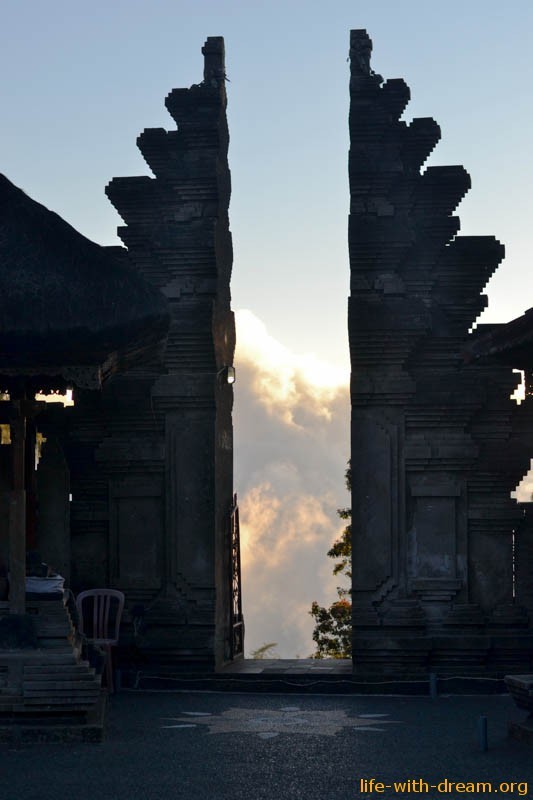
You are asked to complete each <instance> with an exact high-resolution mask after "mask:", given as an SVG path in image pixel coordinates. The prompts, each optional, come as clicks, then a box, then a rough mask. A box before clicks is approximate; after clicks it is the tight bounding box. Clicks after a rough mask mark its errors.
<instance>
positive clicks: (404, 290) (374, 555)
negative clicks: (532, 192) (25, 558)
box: [348, 30, 531, 676]
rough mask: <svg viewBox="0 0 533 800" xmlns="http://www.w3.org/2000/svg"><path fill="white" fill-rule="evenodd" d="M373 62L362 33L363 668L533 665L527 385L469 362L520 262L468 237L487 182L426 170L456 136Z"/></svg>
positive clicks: (354, 133) (358, 158)
mask: <svg viewBox="0 0 533 800" xmlns="http://www.w3.org/2000/svg"><path fill="white" fill-rule="evenodd" d="M371 49H372V44H371V41H370V39H369V37H368V35H367V33H366V31H363V30H355V31H352V32H351V42H350V60H351V78H350V97H351V105H350V119H349V125H350V141H351V144H350V157H349V178H350V194H351V205H350V219H349V249H350V270H351V286H350V299H349V307H348V329H349V339H350V357H351V364H352V378H351V402H352V432H351V437H352V487H353V488H352V517H353V522H352V524H353V626H354V627H353V658H354V669H355V671H356V672H357V673H360V674H362V675H375V674H376V673H382V674H391V675H395V676H398V675H401V674H403V675H411V676H412V675H417V674H423V673H425V672H428V671H433V672H438V673H446V672H453V673H455V674H457V671H458V670H459V674H466V673H469V674H472V673H474V674H475V673H477V672H482V671H487V670H489V671H490V670H492V671H494V672H496V671H499V670H500V669H505V664H506V663H507V664H509V663H512V664H513V666H515V665H516V663H517V661H520V662H521V663H523V665H524V667H525V666H526V663H527V662H528V659H530V656H529V655H528V654H527V648H528V647H530V646H531V636H530V633H531V631H530V629H529V622H528V618H527V614H525V613H524V609H522V608H521V607H519V606H518V605H517V603H516V602H515V598H514V596H513V552H512V537H513V531H514V529H515V527H516V526H517V524H518V523H519V521H520V518H521V516H522V511H521V509H520V507H519V506H518V504H517V502H516V501H515V500H512V499H511V498H510V492H511V490H512V489H514V488H515V486H516V484H517V483H518V481H519V480H520V477H521V475H522V474H524V472H526V471H527V459H526V460H524V457H523V453H518V456H517V451H516V448H515V447H514V442H513V437H512V417H513V414H514V413H515V410H516V406H515V405H514V403H513V402H512V401H511V400H510V399H509V396H510V394H511V393H512V391H513V388H514V387H515V385H516V383H517V376H516V375H514V374H513V373H512V370H511V369H510V368H509V367H504V366H501V365H496V366H494V365H485V366H482V365H475V366H474V365H471V366H466V365H465V364H464V360H463V358H462V356H461V354H462V351H463V349H464V347H465V344H466V342H467V341H468V338H469V329H470V327H471V326H472V324H473V323H474V321H475V320H476V318H477V317H478V315H479V314H480V313H481V311H482V310H483V308H484V307H485V305H486V297H485V296H484V295H483V294H481V291H482V289H483V287H484V286H485V284H486V283H487V281H488V280H489V278H490V276H491V274H492V273H493V272H494V270H495V269H496V267H497V266H498V264H499V262H500V261H501V259H502V258H503V255H504V249H503V246H502V245H501V244H500V243H499V242H498V241H497V240H496V239H494V238H493V237H490V236H483V237H477V236H476V237H471V236H467V237H461V236H458V235H457V234H458V231H459V227H460V226H459V219H458V218H457V217H456V216H454V215H453V212H454V210H455V208H456V207H457V205H458V204H459V202H460V201H461V199H462V197H463V196H464V195H465V193H466V192H467V191H468V189H469V188H470V177H469V175H468V173H467V172H466V171H465V170H464V168H463V167H460V166H451V167H429V168H427V169H426V170H425V171H424V172H422V171H421V167H422V165H423V164H424V162H425V160H426V159H427V158H428V156H429V154H430V153H431V151H432V150H433V148H434V147H435V145H436V144H437V142H438V140H439V138H440V129H439V126H438V125H437V123H436V122H434V120H432V119H414V120H412V122H410V123H406V122H404V121H402V120H401V119H400V117H401V115H402V113H403V111H404V109H405V107H406V105H407V103H408V101H409V98H410V92H409V88H408V87H407V85H406V84H405V83H404V81H403V80H387V81H384V80H383V78H382V77H381V76H380V75H377V74H376V73H374V71H373V70H372V69H371V66H370V54H371ZM506 637H507V638H506Z"/></svg>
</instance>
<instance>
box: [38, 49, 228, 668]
mask: <svg viewBox="0 0 533 800" xmlns="http://www.w3.org/2000/svg"><path fill="white" fill-rule="evenodd" d="M202 52H203V53H204V56H205V67H204V80H203V81H202V83H200V84H198V85H194V86H192V87H191V88H190V89H175V90H173V91H172V92H171V93H170V94H169V95H168V97H167V98H166V107H167V109H168V111H169V112H170V114H171V115H172V117H173V118H174V120H175V121H176V123H177V125H178V129H177V130H174V131H165V130H163V129H147V130H145V131H144V132H143V133H142V134H141V135H140V136H139V138H138V145H139V148H140V150H141V152H142V154H143V156H144V158H145V159H146V162H147V163H148V165H149V167H150V168H151V169H152V171H153V173H154V176H155V177H153V178H151V177H131V178H114V179H113V180H112V181H111V183H110V184H109V186H108V187H107V195H108V197H109V198H110V200H111V202H112V203H113V205H114V206H115V207H116V208H117V210H118V212H119V213H120V215H121V216H122V218H123V219H124V222H125V223H126V224H125V226H124V227H121V228H119V231H118V232H119V235H120V237H121V239H122V241H123V242H124V244H125V245H126V247H127V251H122V253H123V257H124V259H125V263H127V265H128V268H129V269H130V270H131V271H132V272H134V273H138V274H140V275H142V276H143V277H144V278H145V279H146V280H147V281H148V282H150V283H151V284H153V285H154V286H155V287H157V288H159V289H160V290H161V291H162V292H163V293H164V294H165V295H166V297H167V298H168V302H169V306H170V309H171V315H172V320H171V326H170V332H169V337H168V344H167V348H166V354H165V358H164V365H163V367H161V366H158V365H156V364H154V365H148V366H143V367H142V368H140V369H136V370H133V371H130V372H129V373H128V375H126V376H124V377H120V378H118V379H116V380H112V381H110V382H109V383H108V385H107V387H106V388H105V391H104V392H103V393H102V395H101V396H98V397H96V396H94V395H93V394H91V393H85V394H82V395H78V398H77V403H76V406H75V408H74V409H73V410H72V413H71V414H70V415H69V416H70V422H69V427H68V429H65V428H63V430H61V429H60V428H59V427H58V425H60V424H61V421H60V420H59V418H58V416H59V415H56V419H55V420H54V421H52V419H51V418H50V424H51V427H50V429H49V434H50V435H51V434H52V430H54V431H55V434H56V435H57V436H59V437H60V438H61V439H62V441H63V446H64V450H65V453H66V456H67V462H68V465H69V468H70V481H71V492H72V503H71V513H70V521H71V549H72V585H73V587H74V588H75V589H76V590H81V589H88V588H92V587H97V586H112V587H115V588H118V589H121V590H122V591H123V592H124V593H125V594H126V598H127V608H126V613H125V625H124V626H123V637H122V643H123V645H125V646H127V644H128V642H129V643H130V644H131V645H134V646H135V650H136V656H135V657H136V659H137V663H141V664H143V665H149V664H156V665H157V666H158V667H160V668H162V667H164V666H165V664H168V665H169V666H172V665H175V664H176V663H178V662H187V663H194V664H198V665H200V664H203V665H206V666H210V665H211V666H212V665H214V664H221V663H223V662H224V661H227V660H229V659H231V658H233V657H234V656H235V655H238V654H239V653H240V652H242V637H238V636H234V629H233V622H234V620H233V617H232V600H233V591H234V586H233V574H232V563H231V552H232V546H231V518H232V517H231V515H232V510H233V434H232V419H231V412H232V404H233V389H232V386H231V385H230V383H229V382H228V377H229V376H228V369H227V367H231V366H232V364H233V353H234V346H235V330H234V319H233V313H232V311H231V308H230V276H231V268H232V242H231V234H230V232H229V222H228V206H229V201H230V191H231V185H230V172H229V168H228V162H227V150H228V142H229V136H228V127H227V121H226V113H225V109H226V89H225V66H224V42H223V39H221V38H218V37H215V38H209V39H207V41H206V43H205V45H204V48H203V51H202ZM117 250H120V248H117ZM54 425H55V426H56V427H55V428H54ZM240 630H242V626H241V629H239V631H240ZM139 659H140V662H139Z"/></svg>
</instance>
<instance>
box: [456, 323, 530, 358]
mask: <svg viewBox="0 0 533 800" xmlns="http://www.w3.org/2000/svg"><path fill="white" fill-rule="evenodd" d="M487 329H488V330H487ZM476 333H477V335H475V338H474V339H473V341H472V342H471V344H470V345H469V346H468V347H467V348H466V349H465V353H464V357H465V360H466V361H467V362H471V361H477V360H480V361H481V360H483V361H497V362H498V363H501V364H508V365H509V366H511V367H515V368H516V369H526V370H527V369H533V308H530V309H528V311H526V312H525V313H524V314H522V316H520V317H517V318H516V319H512V320H511V321H510V322H507V323H505V324H500V325H486V326H482V325H480V326H479V328H478V329H477V330H476Z"/></svg>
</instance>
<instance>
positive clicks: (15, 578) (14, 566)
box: [9, 403, 26, 614]
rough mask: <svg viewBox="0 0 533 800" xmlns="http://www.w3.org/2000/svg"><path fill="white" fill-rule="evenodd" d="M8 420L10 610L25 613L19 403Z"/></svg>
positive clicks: (22, 432)
mask: <svg viewBox="0 0 533 800" xmlns="http://www.w3.org/2000/svg"><path fill="white" fill-rule="evenodd" d="M15 408H17V412H18V413H17V415H16V416H15V418H14V419H13V420H12V421H11V443H12V444H11V446H12V448H13V489H12V491H11V498H10V507H9V611H10V613H11V614H24V611H25V596H26V491H25V488H24V478H25V466H24V465H25V441H26V417H25V416H24V412H23V410H22V407H21V404H19V403H17V404H16V405H15Z"/></svg>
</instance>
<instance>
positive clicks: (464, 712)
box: [0, 690, 533, 800]
mask: <svg viewBox="0 0 533 800" xmlns="http://www.w3.org/2000/svg"><path fill="white" fill-rule="evenodd" d="M482 716H485V717H486V718H487V729H488V750H487V751H486V752H483V751H482V750H481V748H480V742H479V736H478V733H479V731H478V726H479V719H480V717H482ZM524 717H525V712H523V711H520V710H519V709H517V708H516V707H515V706H514V704H513V701H512V699H511V698H510V697H509V696H508V695H492V696H487V695H477V696H465V695H461V696H457V695H456V696H439V697H438V698H434V699H432V698H430V697H420V696H418V697H417V696H412V697H406V696H391V695H388V696H385V695H374V696H360V695H355V694H351V695H331V694H329V695H326V694H314V695H309V694H296V693H291V694H274V693H271V694H264V693H261V694H254V693H250V692H248V693H245V694H241V693H218V692H191V691H188V692H169V691H150V692H147V691H141V692H139V691H132V690H123V691H121V692H120V693H119V694H117V695H115V696H113V697H112V698H111V701H110V705H109V713H108V722H107V733H106V739H105V741H104V742H103V743H101V744H91V743H86V744H72V743H71V744H65V743H63V744H32V745H19V746H17V745H13V744H2V745H0V798H1V800H58V798H62V799H66V798H69V799H70V798H75V799H76V800H174V799H175V798H176V799H178V798H187V800H197V798H198V800H200V798H201V800H211V799H213V800H241V798H242V799H243V800H244V798H246V800H262V798H280V800H285V798H286V799H287V800H292V799H293V798H295V799H296V798H302V799H303V798H305V800H352V799H355V800H359V799H361V798H369V797H374V798H377V797H379V796H381V797H383V798H386V800H390V798H407V797H409V796H410V795H413V794H416V795H417V796H421V797H424V798H446V797H447V798H457V797H464V796H465V794H467V795H468V796H470V797H475V798H477V799H479V798H481V797H484V796H485V795H486V794H488V793H489V790H490V789H491V790H492V792H491V793H492V794H496V793H498V794H499V795H502V794H504V795H507V796H508V797H513V798H514V797H529V798H531V797H533V749H532V748H531V746H529V745H527V744H524V743H522V742H519V741H515V740H513V739H509V738H508V735H507V727H508V724H509V722H511V721H522V720H523V719H524ZM371 779H374V781H378V782H380V783H381V784H383V785H384V786H383V788H382V790H381V791H376V788H375V783H374V784H371V783H370V781H371ZM362 781H366V783H364V782H363V783H362ZM407 781H411V783H410V784H406V785H405V786H403V787H402V786H396V787H395V786H394V784H395V783H398V782H407ZM444 781H447V782H448V783H444ZM424 782H425V783H424ZM452 782H453V785H451V784H452ZM457 782H462V783H463V784H465V787H466V790H465V789H461V788H459V787H456V784H457ZM426 783H427V786H426ZM511 783H514V786H512V787H511V786H510V784H511ZM476 784H484V785H483V786H479V785H478V786H476ZM526 784H527V786H526ZM468 787H470V791H469V790H468Z"/></svg>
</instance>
